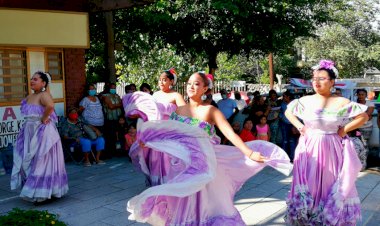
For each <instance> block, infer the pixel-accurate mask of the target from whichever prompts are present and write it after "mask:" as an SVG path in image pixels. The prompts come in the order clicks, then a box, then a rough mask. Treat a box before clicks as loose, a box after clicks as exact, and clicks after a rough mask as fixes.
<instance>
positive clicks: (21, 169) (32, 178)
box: [11, 118, 68, 202]
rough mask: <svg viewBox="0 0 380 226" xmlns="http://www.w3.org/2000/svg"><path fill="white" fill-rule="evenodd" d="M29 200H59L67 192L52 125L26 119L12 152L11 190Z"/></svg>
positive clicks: (61, 158)
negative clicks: (18, 189) (53, 198)
mask: <svg viewBox="0 0 380 226" xmlns="http://www.w3.org/2000/svg"><path fill="white" fill-rule="evenodd" d="M17 188H21V193H20V197H23V198H25V199H27V200H29V201H37V202H40V201H44V200H46V199H50V198H51V197H57V198H60V197H62V196H63V195H65V194H66V193H67V192H68V180H67V174H66V169H65V162H64V156H63V151H62V144H61V140H60V136H59V134H58V131H57V128H56V127H55V125H54V123H53V122H50V123H49V124H47V125H44V124H41V122H40V119H39V118H34V119H26V122H25V124H24V126H23V128H22V129H21V131H20V133H19V135H18V137H17V141H16V146H15V147H14V150H13V169H12V176H11V189H12V190H13V189H17Z"/></svg>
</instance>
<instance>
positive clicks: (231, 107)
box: [218, 89, 239, 123]
mask: <svg viewBox="0 0 380 226" xmlns="http://www.w3.org/2000/svg"><path fill="white" fill-rule="evenodd" d="M220 95H221V96H222V99H221V100H219V101H218V108H219V110H220V111H221V112H222V113H223V115H224V117H225V118H226V119H227V121H228V122H229V123H231V122H232V120H233V118H234V116H235V115H236V114H237V113H238V112H239V109H238V107H237V104H236V101H235V100H233V99H230V98H228V96H227V91H226V90H225V89H222V90H221V91H220Z"/></svg>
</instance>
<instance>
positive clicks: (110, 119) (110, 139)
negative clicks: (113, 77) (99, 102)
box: [103, 83, 123, 157]
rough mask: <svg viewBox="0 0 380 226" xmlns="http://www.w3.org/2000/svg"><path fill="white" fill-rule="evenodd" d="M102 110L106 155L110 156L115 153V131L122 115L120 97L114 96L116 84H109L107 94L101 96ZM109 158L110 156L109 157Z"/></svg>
mask: <svg viewBox="0 0 380 226" xmlns="http://www.w3.org/2000/svg"><path fill="white" fill-rule="evenodd" d="M103 109H104V115H105V122H104V130H105V131H107V133H105V134H104V135H105V139H106V148H107V150H108V152H107V153H109V154H110V155H112V154H114V152H115V151H116V130H115V129H114V128H117V125H118V121H119V117H120V116H121V115H123V105H122V103H121V99H120V96H119V95H117V94H116V84H115V83H110V85H109V93H107V94H103ZM109 157H111V156H109Z"/></svg>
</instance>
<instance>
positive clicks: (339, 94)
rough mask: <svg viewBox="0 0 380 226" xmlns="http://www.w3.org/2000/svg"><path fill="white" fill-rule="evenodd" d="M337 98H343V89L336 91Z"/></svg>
mask: <svg viewBox="0 0 380 226" xmlns="http://www.w3.org/2000/svg"><path fill="white" fill-rule="evenodd" d="M334 94H335V96H338V97H343V94H342V90H341V89H335V93H334Z"/></svg>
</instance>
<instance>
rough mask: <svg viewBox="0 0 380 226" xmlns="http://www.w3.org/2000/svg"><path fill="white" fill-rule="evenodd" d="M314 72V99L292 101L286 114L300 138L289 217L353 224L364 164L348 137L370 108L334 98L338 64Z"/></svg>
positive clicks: (326, 64)
mask: <svg viewBox="0 0 380 226" xmlns="http://www.w3.org/2000/svg"><path fill="white" fill-rule="evenodd" d="M313 69H314V72H313V77H312V80H311V81H312V84H313V88H314V90H315V92H316V94H314V95H311V96H305V97H302V98H300V99H297V100H294V101H292V102H291V103H289V105H288V106H287V110H286V112H285V115H286V117H287V118H288V119H289V121H290V122H291V123H292V124H293V125H294V126H295V127H296V128H297V129H298V130H299V131H300V133H301V137H300V138H299V143H298V146H297V148H296V151H295V157H294V170H293V181H292V185H291V190H290V193H289V195H288V199H287V205H288V209H287V213H286V217H285V218H286V221H287V223H288V224H291V225H355V224H356V221H357V220H358V219H360V199H359V197H358V193H357V191H356V187H355V180H356V177H357V175H358V172H359V171H360V169H361V164H360V161H359V159H358V157H357V154H356V152H355V147H354V144H353V142H352V141H351V139H350V138H349V137H348V136H347V133H348V132H349V131H351V130H354V129H356V128H358V127H360V126H361V125H363V124H364V123H365V122H366V121H367V120H368V115H367V114H366V113H365V112H366V109H367V107H366V106H365V105H361V104H358V103H354V102H350V101H349V100H348V99H346V98H343V97H338V96H333V95H331V89H332V88H333V86H334V83H335V78H336V77H337V76H338V71H337V69H336V68H335V66H334V62H332V61H329V60H322V61H321V62H320V63H319V64H318V65H316V66H314V67H313ZM300 119H301V120H302V122H301V121H300ZM349 119H352V120H351V121H349Z"/></svg>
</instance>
